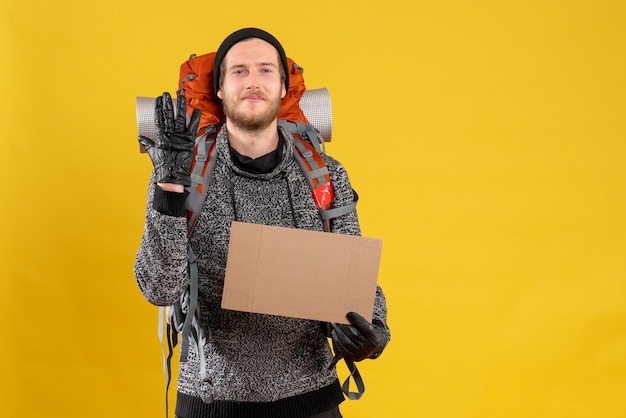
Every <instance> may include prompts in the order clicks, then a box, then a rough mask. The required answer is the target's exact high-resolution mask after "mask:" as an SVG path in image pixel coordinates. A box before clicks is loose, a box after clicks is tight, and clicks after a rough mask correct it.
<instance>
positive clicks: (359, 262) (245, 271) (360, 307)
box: [222, 222, 383, 323]
mask: <svg viewBox="0 0 626 418" xmlns="http://www.w3.org/2000/svg"><path fill="white" fill-rule="evenodd" d="M382 244H383V242H382V239H377V238H365V237H357V236H351V235H342V234H330V233H326V232H315V231H306V230H302V229H292V228H280V227H275V226H265V225H257V224H248V223H242V222H233V224H232V228H231V233H230V246H229V250H228V261H227V264H226V277H225V280H224V295H223V297H222V308H224V309H233V310H237V311H245V312H255V313H263V314H270V315H282V316H289V317H294V318H304V319H313V320H318V321H327V322H337V323H347V320H346V313H348V312H350V311H354V312H358V313H359V314H361V315H362V316H363V317H365V318H366V319H367V320H369V321H370V322H371V321H372V313H373V309H374V299H375V297H376V282H377V279H378V269H379V265H380V257H381V253H382Z"/></svg>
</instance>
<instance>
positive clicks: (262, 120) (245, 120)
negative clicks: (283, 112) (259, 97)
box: [222, 96, 281, 132]
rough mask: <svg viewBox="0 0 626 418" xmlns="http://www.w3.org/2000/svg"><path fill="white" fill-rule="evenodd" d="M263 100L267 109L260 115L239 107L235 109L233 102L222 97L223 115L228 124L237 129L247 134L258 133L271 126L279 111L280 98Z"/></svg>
mask: <svg viewBox="0 0 626 418" xmlns="http://www.w3.org/2000/svg"><path fill="white" fill-rule="evenodd" d="M264 98H265V99H266V103H267V104H268V107H267V109H266V110H265V111H264V112H263V113H261V114H251V113H250V112H246V111H243V110H242V109H241V107H237V105H236V102H235V101H234V100H231V99H229V98H226V97H224V98H223V99H222V105H223V108H224V115H226V117H227V118H228V120H229V123H230V124H232V125H235V126H237V127H238V128H239V129H241V130H244V131H248V132H258V131H260V130H262V129H264V128H267V127H268V126H269V125H270V124H272V123H273V122H274V121H275V120H276V118H277V117H278V112H279V111H280V103H281V98H280V96H277V98H267V97H264Z"/></svg>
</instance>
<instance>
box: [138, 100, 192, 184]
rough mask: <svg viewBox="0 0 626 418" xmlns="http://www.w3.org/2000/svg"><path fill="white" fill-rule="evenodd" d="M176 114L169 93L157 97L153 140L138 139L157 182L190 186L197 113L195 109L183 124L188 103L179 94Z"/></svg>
mask: <svg viewBox="0 0 626 418" xmlns="http://www.w3.org/2000/svg"><path fill="white" fill-rule="evenodd" d="M176 105H177V108H178V109H177V113H176V116H174V106H173V104H172V98H171V97H170V94H169V93H163V95H162V96H160V97H157V99H156V102H155V105H154V128H155V133H156V135H155V136H156V139H155V141H152V140H151V139H150V138H147V137H145V136H139V142H140V143H141V145H143V146H144V148H145V149H146V151H147V152H148V154H149V155H150V159H151V160H152V164H153V165H154V171H155V173H156V180H157V183H174V184H182V185H183V186H191V163H192V161H193V148H194V146H195V142H196V133H197V132H198V125H199V124H200V111H199V110H198V109H195V110H194V111H193V114H192V115H191V120H190V121H189V125H187V123H186V109H187V100H186V99H185V96H183V95H179V96H178V99H177V103H176Z"/></svg>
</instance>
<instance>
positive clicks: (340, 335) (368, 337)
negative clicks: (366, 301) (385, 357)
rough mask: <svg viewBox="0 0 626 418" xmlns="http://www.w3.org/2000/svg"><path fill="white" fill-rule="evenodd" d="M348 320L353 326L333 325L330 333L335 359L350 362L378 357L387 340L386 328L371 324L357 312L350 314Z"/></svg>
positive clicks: (378, 323)
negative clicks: (343, 359)
mask: <svg viewBox="0 0 626 418" xmlns="http://www.w3.org/2000/svg"><path fill="white" fill-rule="evenodd" d="M346 318H348V321H350V324H351V325H346V324H333V326H332V329H331V331H330V334H331V337H332V341H333V351H334V352H335V357H336V358H337V359H339V358H341V357H343V358H345V359H346V360H349V361H361V360H364V359H366V358H376V357H378V356H379V355H380V353H382V350H383V348H384V347H385V343H386V340H387V332H386V330H385V328H384V326H383V325H382V324H381V323H380V322H378V321H374V323H373V324H370V323H369V322H367V320H366V319H365V318H363V317H362V316H361V315H359V314H358V313H356V312H349V313H348V314H347V315H346Z"/></svg>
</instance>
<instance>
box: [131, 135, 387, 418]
mask: <svg viewBox="0 0 626 418" xmlns="http://www.w3.org/2000/svg"><path fill="white" fill-rule="evenodd" d="M279 134H280V135H281V137H282V139H283V140H282V141H281V143H282V144H283V147H284V148H283V149H282V155H281V154H279V157H280V158H281V159H280V161H279V163H278V165H277V166H276V167H275V168H274V169H273V170H272V171H271V172H269V173H261V174H259V173H250V172H248V171H245V170H243V169H241V168H240V167H239V166H238V165H236V164H234V163H233V161H232V158H231V155H230V151H229V146H228V138H227V129H226V127H224V128H223V129H222V130H221V131H220V133H219V134H218V137H217V139H216V152H217V161H216V165H215V169H214V172H213V175H212V179H211V181H210V183H209V187H208V190H207V199H206V202H205V205H204V207H203V209H202V211H201V213H200V215H199V218H198V221H197V223H196V226H195V230H194V232H193V235H192V236H191V238H190V239H189V245H191V247H192V249H193V251H194V253H195V254H196V256H197V258H198V280H199V297H198V305H199V310H200V318H199V319H200V323H201V324H203V325H204V326H205V328H210V330H211V336H210V338H209V339H208V341H207V343H206V344H205V346H204V354H205V356H206V361H207V369H208V374H209V377H210V379H211V385H212V388H209V387H208V384H207V383H204V382H202V381H201V380H200V378H199V373H200V372H199V361H198V353H197V352H196V351H195V349H194V346H193V344H192V345H190V351H189V355H188V361H187V362H184V363H181V364H180V368H179V379H178V394H177V405H176V415H177V416H179V417H186V418H204V417H212V418H213V417H215V418H252V417H254V418H260V417H272V418H300V417H307V416H311V415H315V414H318V413H321V412H323V411H326V410H328V409H331V408H333V407H335V406H336V405H338V404H339V403H340V402H341V401H342V400H343V395H342V392H341V388H340V386H339V383H338V380H337V374H336V370H335V369H334V368H332V369H329V365H330V364H331V361H332V353H331V350H330V347H329V344H328V340H327V337H326V335H325V333H324V332H323V331H322V327H321V326H320V323H319V322H317V321H310V320H304V319H297V318H289V317H282V316H273V315H264V314H255V313H247V312H239V311H232V310H225V309H222V308H221V299H222V290H223V285H224V275H225V270H226V258H227V253H228V243H229V236H230V225H231V223H232V221H241V222H248V223H256V224H263V225H273V226H280V227H289V228H300V229H307V230H313V231H323V230H324V229H323V224H322V221H321V218H320V215H319V211H318V209H317V207H316V205H315V202H314V200H313V197H312V195H311V190H310V186H309V185H308V183H307V180H306V178H305V177H304V175H303V173H302V171H301V169H300V167H299V165H298V163H297V161H296V160H295V159H294V138H293V137H292V136H291V135H290V134H289V133H288V132H286V131H285V130H283V129H282V128H280V127H279ZM322 158H323V160H324V162H325V163H326V165H327V167H328V170H329V172H330V177H331V182H332V185H333V188H334V192H335V201H334V206H335V207H338V206H344V205H347V204H349V203H352V202H353V199H354V192H353V190H352V187H351V185H350V182H349V179H348V176H347V173H346V171H345V169H344V167H343V166H342V165H341V164H340V163H339V162H338V161H337V160H335V159H333V158H332V157H330V156H328V155H326V154H322ZM184 199H185V194H177V193H168V192H164V191H162V190H161V189H160V188H159V187H158V186H156V184H155V179H154V174H153V176H152V177H151V179H150V186H149V188H148V205H147V211H146V219H145V226H144V233H143V236H142V239H141V245H140V248H139V250H138V251H137V256H136V261H135V277H136V279H137V284H138V286H139V289H140V290H141V292H142V294H143V295H144V297H145V298H146V299H147V300H148V301H149V302H150V303H152V304H154V305H158V306H168V305H172V304H174V303H175V302H177V301H178V300H179V298H180V296H181V295H182V293H183V292H184V291H185V289H186V288H187V286H188V281H189V278H188V271H187V250H186V247H187V243H188V240H187V226H186V218H185V212H184ZM331 231H332V232H334V233H340V234H348V235H360V233H361V232H360V227H359V223H358V218H357V214H356V211H352V212H351V213H348V214H346V215H343V216H340V217H338V218H335V219H333V220H332V221H331ZM303 251H306V249H305V248H303ZM321 256H322V257H323V255H321ZM277 268H280V266H277ZM386 311H387V308H386V302H385V297H384V295H383V292H382V290H381V289H380V287H378V288H377V294H376V299H375V306H374V319H375V320H377V321H379V322H380V323H382V324H386ZM385 326H386V325H385ZM209 390H212V391H213V399H214V400H213V402H211V403H209V404H207V403H204V402H203V401H202V400H201V399H200V395H201V394H203V393H206V392H207V391H209Z"/></svg>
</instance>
